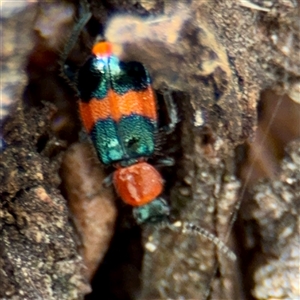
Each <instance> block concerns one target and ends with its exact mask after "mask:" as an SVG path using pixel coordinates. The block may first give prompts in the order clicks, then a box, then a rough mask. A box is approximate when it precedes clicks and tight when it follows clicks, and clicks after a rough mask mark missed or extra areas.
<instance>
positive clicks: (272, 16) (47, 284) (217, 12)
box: [0, 0, 300, 299]
mask: <svg viewBox="0 0 300 300" xmlns="http://www.w3.org/2000/svg"><path fill="white" fill-rule="evenodd" d="M260 2H262V3H260ZM61 3H62V4H61ZM61 3H43V2H42V1H41V3H40V4H41V5H40V7H39V10H37V12H36V13H37V18H36V19H34V13H33V14H17V18H16V15H14V18H11V19H10V18H8V19H7V20H8V21H7V20H6V21H7V23H5V24H8V25H9V26H8V28H16V29H15V32H17V31H18V30H17V28H20V26H19V27H18V26H12V24H18V23H17V22H18V21H19V22H21V23H22V22H23V23H22V24H24V28H27V29H28V31H27V33H28V40H27V41H24V45H25V46H24V49H22V50H24V51H23V52H22V51H21V54H20V55H18V56H16V61H17V63H16V66H17V68H14V67H13V66H14V65H13V64H8V66H7V69H9V67H13V70H16V69H20V70H24V69H25V66H24V60H25V59H26V58H27V57H28V61H29V62H28V68H27V69H26V70H27V73H28V76H29V86H28V87H27V88H26V93H25V96H24V99H21V96H20V89H21V90H24V89H25V78H24V76H23V75H22V76H20V78H19V77H18V78H17V77H13V75H11V74H15V73H14V72H12V73H7V74H10V75H7V76H8V77H9V78H11V77H12V78H17V79H16V81H17V82H18V83H19V86H18V88H15V86H16V85H13V90H14V89H16V91H17V93H16V94H12V93H10V92H9V93H8V97H7V99H5V100H6V101H7V102H5V105H6V110H5V118H3V119H2V118H1V119H0V120H1V125H3V126H2V128H1V130H2V132H1V136H0V138H1V144H0V151H1V153H0V194H1V202H0V269H1V272H0V298H1V299H82V298H83V297H84V295H86V294H87V293H89V292H90V286H89V283H88V282H87V277H90V276H91V275H88V276H87V277H85V276H86V274H87V273H88V274H93V273H94V271H95V269H96V266H95V265H94V263H93V262H94V261H96V262H98V260H99V259H100V258H101V257H102V256H103V255H104V251H105V249H106V248H107V247H108V246H109V243H110V242H109V241H110V237H111V235H112V230H113V226H112V223H113V222H114V218H115V207H114V204H111V205H112V206H111V207H110V210H111V211H112V218H113V220H111V222H110V220H107V219H109V218H107V216H106V219H105V218H103V222H102V223H103V224H104V225H103V226H104V227H103V228H101V230H102V233H103V234H102V235H103V236H105V241H103V243H102V241H100V240H99V241H95V244H96V243H99V245H102V248H103V249H104V250H103V251H102V252H101V253H99V257H98V258H97V255H95V253H92V254H93V256H91V257H90V258H91V260H90V261H92V263H91V264H92V265H93V266H92V267H91V269H90V270H88V272H87V271H86V270H84V266H83V262H82V258H81V257H80V255H79V249H80V245H78V236H77V235H76V234H75V231H74V230H73V228H72V226H71V222H70V221H69V210H68V208H67V201H66V200H65V199H64V197H63V196H62V191H64V190H65V189H66V187H65V186H61V185H60V184H61V180H60V177H59V169H60V165H61V161H62V155H63V153H64V151H65V150H66V147H68V146H69V145H70V144H71V143H72V142H74V141H76V140H78V128H80V125H79V122H78V116H77V114H76V110H77V108H76V105H75V102H76V99H75V98H74V97H73V96H72V91H71V89H70V88H68V87H67V86H66V85H64V84H63V83H62V81H60V80H59V79H57V77H58V68H57V67H53V66H55V65H56V62H57V60H58V56H59V55H58V53H59V50H61V49H62V45H63V43H64V40H63V39H60V37H61V35H66V36H68V34H70V33H71V29H70V28H71V26H70V24H71V25H72V17H73V15H74V11H76V10H78V12H80V11H81V9H80V8H79V6H76V5H74V6H73V5H71V4H69V3H68V2H61ZM60 5H62V6H60ZM90 8H91V11H92V14H93V19H92V21H91V22H89V23H88V25H87V27H86V29H85V30H83V34H82V35H81V36H80V37H79V39H78V43H75V47H74V49H73V50H72V52H71V53H70V56H69V59H68V63H69V65H71V66H73V65H75V64H79V65H80V64H82V62H83V61H84V60H85V59H86V53H88V51H89V47H90V43H88V42H87V41H90V40H91V39H93V37H94V36H95V32H98V30H99V27H98V26H97V25H95V24H96V23H99V22H100V24H102V25H103V28H104V31H103V34H104V36H105V38H106V39H108V40H109V41H111V42H113V43H114V45H115V50H116V52H118V55H119V56H120V57H121V58H122V59H124V60H137V61H140V62H142V63H144V64H145V65H146V67H147V69H149V72H150V74H151V76H152V78H153V85H154V88H155V89H156V90H157V92H158V94H160V95H161V94H164V95H169V96H170V95H171V96H172V97H173V99H174V101H175V103H176V106H177V110H178V112H179V119H180V123H179V124H178V125H177V127H176V130H175V132H173V133H171V134H170V135H169V136H167V137H165V138H163V139H162V141H160V149H159V152H160V153H163V154H164V155H165V156H167V155H170V156H173V157H174V158H175V166H174V167H170V168H169V169H168V168H165V169H162V172H163V175H165V177H164V178H165V180H166V188H165V191H164V197H165V198H166V199H167V200H168V201H169V203H170V205H171V208H172V214H173V215H174V217H176V218H178V219H180V220H184V221H190V222H192V223H194V224H196V225H199V226H202V227H204V228H205V229H207V230H208V231H210V232H212V233H214V234H215V235H216V236H218V237H219V239H221V240H223V241H225V242H227V244H228V246H230V247H232V249H233V250H235V251H236V253H237V256H238V259H237V261H230V260H229V259H228V258H227V257H226V256H225V255H224V253H222V252H221V251H218V250H217V249H216V248H215V246H214V245H213V244H212V243H211V242H208V241H206V240H205V239H204V238H201V237H197V236H192V235H188V234H183V233H178V232H173V231H171V230H169V229H161V228H156V227H151V226H146V227H144V228H142V229H139V228H137V227H136V226H135V227H134V226H133V227H132V223H131V220H129V221H128V220H127V219H126V216H127V214H126V211H127V208H126V207H124V206H122V204H120V205H119V206H120V207H119V208H120V217H119V219H118V224H117V227H116V229H115V230H116V231H115V238H114V240H113V242H112V244H111V247H110V250H109V252H108V254H107V256H106V257H105V258H104V264H103V265H102V266H101V267H100V269H99V271H98V273H97V274H96V276H95V277H94V280H93V282H92V288H93V291H94V292H93V293H92V294H90V295H89V296H88V297H87V299H99V298H101V297H102V299H170V298H171V299H253V298H255V299H273V298H293V297H294V298H296V297H299V294H300V292H299V287H298V285H297V284H298V282H299V277H297V274H298V275H299V270H298V269H297V268H295V267H294V265H296V262H297V259H299V245H298V244H297V242H299V228H298V227H297V226H299V219H298V218H299V217H298V216H299V211H298V207H299V203H298V202H299V184H300V183H299V143H298V141H296V142H293V143H291V144H290V145H289V146H288V148H287V152H286V154H285V159H284V161H283V162H282V164H281V172H279V173H277V174H276V175H277V177H276V178H277V179H276V181H271V180H269V181H268V180H266V181H264V182H263V183H259V184H257V185H256V186H253V187H252V189H249V191H248V193H245V191H246V184H247V183H248V182H247V176H246V180H245V181H246V182H245V181H244V182H242V181H240V180H239V179H238V177H237V173H238V172H237V169H238V166H237V165H238V161H237V157H236V146H237V145H240V144H242V143H244V142H245V140H246V139H248V138H250V139H251V138H253V136H254V134H255V130H256V125H257V124H256V120H257V103H258V101H259V97H260V93H261V92H262V91H264V90H265V89H266V88H275V87H276V89H277V92H279V93H281V94H283V93H284V92H287V91H288V90H289V87H290V86H293V87H295V86H299V78H300V60H299V57H298V55H299V48H300V46H299V41H300V28H299V21H298V20H299V1H298V2H295V1H265V2H263V1H256V3H255V4H254V3H253V2H250V1H229V0H228V1H225V0H224V1H217V0H216V1H214V0H210V1H204V0H190V1H188V0H187V1H167V0H165V1H164V0H153V1H151V0H147V1H143V0H137V1H119V0H107V1H93V0H92V1H90ZM24 9H25V11H27V10H26V9H29V8H26V7H25V8H24ZM31 9H32V8H31ZM58 12H62V14H59V13H58ZM114 12H117V13H114ZM78 15H79V16H80V13H78ZM28 16H30V17H31V19H30V18H29V17H28ZM44 16H46V18H44ZM70 16H71V17H70ZM28 18H29V19H30V20H31V21H29V19H28ZM9 22H12V23H9ZM25 23H26V25H25ZM52 24H53V25H55V26H50V25H52ZM66 24H67V25H66ZM68 24H69V25H68ZM33 28H34V30H35V33H36V39H35V40H33V39H32V36H31V35H30V33H32V31H33ZM4 30H5V27H4ZM15 32H14V31H13V33H15ZM20 32H21V30H20ZM62 33H63V34H62ZM90 36H91V37H90ZM14 41H15V39H10V40H9V42H8V47H6V48H5V53H4V54H6V56H5V57H10V58H11V57H13V56H12V53H11V52H10V51H9V49H15V48H14V47H13V46H9V45H14ZM33 41H34V42H33ZM4 42H5V41H4ZM31 44H32V48H34V49H31V48H30V47H29V45H31ZM7 49H8V50H7ZM31 50H32V53H31V54H30V53H29V52H30V51H31ZM18 53H19V52H18ZM7 61H8V62H9V61H10V60H8V59H7ZM12 61H13V62H15V61H14V59H12ZM72 63H73V65H72ZM54 73H55V74H56V75H55V76H56V77H54V76H53V74H54ZM54 78H56V79H54ZM7 82H9V80H8V81H7ZM9 91H10V90H9ZM298 94H299V93H297V89H294V90H293V97H292V96H291V98H293V101H295V102H297V100H295V99H298V98H297V95H298ZM13 95H17V99H15V98H14V96H13ZM160 98H161V97H159V99H158V102H159V103H158V104H159V105H160V107H163V104H162V103H161V101H160ZM24 100H25V101H24ZM42 100H46V101H49V102H52V103H54V106H53V105H49V104H45V103H44V102H42ZM276 101H280V100H278V99H277V100H276ZM276 101H275V102H276ZM15 103H18V105H17V106H16V105H15ZM24 103H25V104H26V105H25V104H24ZM276 103H277V102H276ZM276 103H275V104H274V106H276ZM298 104H299V101H298ZM15 107H17V109H13V108H15ZM160 114H162V116H164V112H163V109H162V108H161V109H160ZM4 119H5V120H4ZM3 120H4V121H3ZM61 120H62V121H61ZM163 121H164V120H163ZM270 122H271V121H270ZM158 156H159V155H158ZM154 160H155V159H154ZM64 163H65V164H67V165H65V166H64V168H65V171H64V172H67V173H70V172H69V170H70V168H72V166H71V165H70V164H69V163H68V161H65V162H64ZM81 163H82V164H83V161H80V164H81ZM74 165H76V164H74ZM77 165H79V161H78V164H77ZM94 167H95V166H93V168H94ZM91 168H92V167H87V166H83V167H82V169H83V170H86V169H91ZM250 169H251V168H250ZM72 171H74V170H72ZM249 172H250V171H249ZM62 173H63V172H62ZM84 173H86V171H84ZM95 173H97V172H95ZM104 173H105V172H104ZM62 175H63V176H65V175H64V174H62ZM80 176H81V175H80ZM80 176H79V177H80ZM85 176H86V174H85ZM101 176H102V177H101ZM101 176H100V177H101V178H104V177H105V175H103V174H102V173H101ZM79 177H78V178H79ZM63 182H68V189H70V194H72V193H75V192H76V197H77V196H78V193H79V192H81V191H82V193H83V194H85V195H83V197H85V198H86V199H89V196H90V195H88V192H86V191H87V190H86V189H85V188H84V189H81V188H78V187H79V183H76V186H75V183H74V186H73V187H72V179H71V178H68V179H66V177H65V178H64V181H63ZM74 182H75V181H74ZM76 182H77V181H76ZM100 184H101V183H99V186H100ZM93 186H96V184H95V183H93ZM72 189H73V190H72ZM74 191H75V192H74ZM78 191H79V192H78ZM245 194H247V197H246V196H245ZM110 195H111V196H109V197H113V194H111V193H110ZM64 196H66V197H69V196H68V195H67V194H66V193H64ZM242 200H244V202H243V203H241V201H242ZM110 203H113V201H110ZM239 207H240V215H239V218H238V223H237V226H236V228H235V230H234V233H235V234H234V235H230V233H231V232H232V229H233V224H234V220H235V217H236V212H237V209H238V208H239ZM72 209H73V208H72ZM101 209H102V208H101ZM101 209H100V211H101ZM73 210H76V211H80V207H79V206H78V207H75V208H74V209H73ZM123 211H125V213H123ZM79 215H80V213H79ZM86 215H87V216H90V215H96V217H97V214H89V213H87V214H86ZM123 216H125V217H123ZM81 218H82V216H81ZM87 218H88V217H87ZM99 218H101V216H99ZM105 220H106V221H105ZM101 221H102V220H101ZM104 221H105V222H104ZM76 222H81V223H85V222H86V220H85V219H83V218H82V219H80V221H78V220H77V221H76V220H75V221H74V224H76ZM100 223H101V222H100ZM95 224H96V223H95ZM107 224H109V225H107ZM105 226H106V227H105ZM132 228H133V229H132ZM101 230H99V232H100V231H101ZM103 230H104V231H103ZM105 230H107V234H105ZM140 230H142V233H141V234H140ZM78 231H81V232H82V233H81V234H82V236H81V237H80V232H79V239H81V242H82V241H85V240H93V239H92V238H90V236H88V237H87V236H84V235H86V234H88V235H92V232H93V231H92V230H91V228H88V229H86V230H81V229H80V230H79V229H78V228H77V232H78ZM84 232H86V233H84ZM108 237H109V238H108ZM243 237H245V238H243ZM79 244H80V243H79ZM85 246H86V245H83V247H85ZM88 250H90V249H87V251H86V253H87V252H89V251H88ZM97 251H98V250H97ZM95 264H96V263H95ZM297 271H298V273H297ZM291 274H293V275H291ZM270 282H271V286H270V285H269V284H270ZM251 297H252V298H251Z"/></svg>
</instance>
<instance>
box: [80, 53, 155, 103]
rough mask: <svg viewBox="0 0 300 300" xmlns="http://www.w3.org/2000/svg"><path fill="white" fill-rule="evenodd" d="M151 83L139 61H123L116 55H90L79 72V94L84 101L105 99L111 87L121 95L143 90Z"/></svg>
mask: <svg viewBox="0 0 300 300" xmlns="http://www.w3.org/2000/svg"><path fill="white" fill-rule="evenodd" d="M150 84H151V79H150V76H149V74H148V72H147V70H146V69H145V67H144V66H143V65H142V64H141V63H139V62H134V61H133V62H121V61H120V60H119V59H118V58H117V57H116V56H110V57H108V58H96V57H95V56H92V57H90V58H89V59H88V60H87V62H86V63H85V64H84V65H83V67H82V68H81V69H80V70H79V73H78V84H77V87H78V90H79V94H80V95H79V96H80V98H81V100H82V101H83V102H88V101H89V100H90V99H91V98H98V99H103V98H105V97H106V96H107V92H108V90H109V89H112V90H114V91H115V92H116V93H118V94H119V95H123V94H126V93H127V92H128V91H142V90H145V89H147V88H148V86H149V85H150Z"/></svg>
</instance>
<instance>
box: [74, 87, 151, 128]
mask: <svg viewBox="0 0 300 300" xmlns="http://www.w3.org/2000/svg"><path fill="white" fill-rule="evenodd" d="M79 111H80V115H81V118H82V121H83V124H84V127H85V129H86V130H87V131H88V132H91V130H92V129H93V126H94V125H95V123H96V122H97V121H98V120H99V119H100V120H105V119H107V118H109V117H110V118H112V119H113V120H114V121H116V122H118V121H119V120H120V119H121V118H122V116H129V115H131V114H137V115H140V116H143V117H148V118H150V119H152V120H156V119H157V112H156V102H155V97H154V92H153V90H152V88H151V86H149V87H148V88H147V89H146V90H144V91H129V92H127V93H126V94H124V95H119V94H117V93H116V92H114V91H113V90H108V93H107V96H106V97H105V98H103V99H97V98H92V99H91V100H90V101H89V102H88V103H85V102H81V101H80V102H79Z"/></svg>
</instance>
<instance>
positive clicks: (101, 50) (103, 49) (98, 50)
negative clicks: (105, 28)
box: [92, 41, 112, 56]
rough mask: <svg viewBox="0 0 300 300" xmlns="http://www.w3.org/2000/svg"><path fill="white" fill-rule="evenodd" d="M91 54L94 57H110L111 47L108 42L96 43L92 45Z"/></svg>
mask: <svg viewBox="0 0 300 300" xmlns="http://www.w3.org/2000/svg"><path fill="white" fill-rule="evenodd" d="M92 53H93V54H94V55H96V56H111V54H112V45H111V44H110V43H109V42H104V41H102V42H98V43H96V44H95V45H94V47H93V49H92Z"/></svg>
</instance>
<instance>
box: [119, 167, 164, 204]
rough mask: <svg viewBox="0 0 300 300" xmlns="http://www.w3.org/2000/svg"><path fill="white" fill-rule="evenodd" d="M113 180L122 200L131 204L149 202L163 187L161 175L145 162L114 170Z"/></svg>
mask: <svg viewBox="0 0 300 300" xmlns="http://www.w3.org/2000/svg"><path fill="white" fill-rule="evenodd" d="M113 181H114V185H115V188H116V190H117V192H118V194H119V195H120V197H121V198H122V200H123V201H124V202H125V203H127V204H129V205H132V206H141V205H145V204H147V203H149V202H151V201H152V200H154V199H155V198H156V197H157V196H158V195H159V194H160V193H161V192H162V189H163V179H162V177H161V175H160V174H159V172H158V171H157V170H156V169H155V168H154V167H152V166H151V165H149V164H148V163H146V162H140V163H137V164H135V165H132V166H129V167H126V168H121V169H119V170H117V171H115V173H114V179H113Z"/></svg>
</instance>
